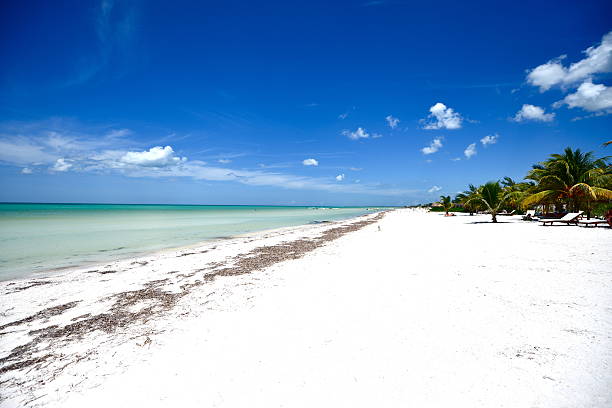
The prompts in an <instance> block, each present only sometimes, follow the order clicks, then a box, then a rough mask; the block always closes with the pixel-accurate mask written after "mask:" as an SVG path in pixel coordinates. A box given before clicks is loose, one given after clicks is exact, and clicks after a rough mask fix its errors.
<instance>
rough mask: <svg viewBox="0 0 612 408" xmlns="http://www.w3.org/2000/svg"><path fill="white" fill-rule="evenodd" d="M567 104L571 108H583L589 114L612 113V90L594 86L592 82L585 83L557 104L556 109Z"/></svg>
mask: <svg viewBox="0 0 612 408" xmlns="http://www.w3.org/2000/svg"><path fill="white" fill-rule="evenodd" d="M563 104H566V105H567V106H568V107H569V108H576V107H578V108H582V109H584V110H587V111H589V112H596V111H608V112H612V88H609V87H607V86H605V85H602V84H594V83H593V82H591V81H590V80H588V81H585V82H583V83H582V84H581V85H580V86H579V87H578V89H577V90H576V92H574V93H571V94H569V95H567V96H566V97H565V98H563V100H561V101H559V102H556V103H555V105H554V106H555V107H559V106H561V105H563Z"/></svg>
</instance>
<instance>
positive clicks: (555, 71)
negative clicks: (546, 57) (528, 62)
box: [527, 56, 566, 92]
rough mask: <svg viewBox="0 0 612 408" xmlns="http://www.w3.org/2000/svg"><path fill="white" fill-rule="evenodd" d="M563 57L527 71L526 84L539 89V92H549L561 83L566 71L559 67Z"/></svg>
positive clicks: (561, 66)
mask: <svg viewBox="0 0 612 408" xmlns="http://www.w3.org/2000/svg"><path fill="white" fill-rule="evenodd" d="M564 57H565V56H562V57H559V58H557V59H554V60H551V61H548V62H547V63H546V64H542V65H539V66H537V67H535V68H534V69H532V70H531V71H529V74H527V82H529V83H530V84H531V85H533V86H537V87H539V88H540V92H544V91H547V90H549V89H550V88H551V87H552V86H554V85H556V84H560V83H562V82H563V80H564V78H565V76H566V70H565V68H564V67H563V65H561V62H560V61H561V59H563V58H564Z"/></svg>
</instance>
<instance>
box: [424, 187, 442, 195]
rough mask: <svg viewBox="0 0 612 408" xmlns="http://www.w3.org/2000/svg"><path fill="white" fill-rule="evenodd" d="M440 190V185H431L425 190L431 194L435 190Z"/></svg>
mask: <svg viewBox="0 0 612 408" xmlns="http://www.w3.org/2000/svg"><path fill="white" fill-rule="evenodd" d="M440 190H442V187H440V186H433V187H432V188H430V189H429V190H427V192H428V193H429V194H432V193H435V192H436V191H440Z"/></svg>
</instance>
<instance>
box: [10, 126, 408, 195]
mask: <svg viewBox="0 0 612 408" xmlns="http://www.w3.org/2000/svg"><path fill="white" fill-rule="evenodd" d="M18 128H20V129H21V130H17V129H18ZM37 129H38V130H37ZM122 129H123V128H118V129H102V130H101V131H99V132H97V133H87V134H83V133H81V134H78V135H77V132H75V131H70V132H65V133H64V132H62V131H61V130H60V129H57V128H55V130H54V131H53V132H50V131H48V130H47V129H46V128H43V129H40V126H39V127H38V128H37V127H36V126H34V125H29V124H24V125H23V126H21V127H19V126H17V125H15V124H12V125H10V126H7V125H6V124H0V161H1V162H2V163H3V164H5V165H10V166H15V167H17V168H19V169H21V172H22V173H23V174H30V173H34V172H39V173H47V174H48V177H52V176H53V175H54V174H56V175H57V174H61V173H67V172H71V173H77V174H86V173H93V174H117V175H122V176H125V177H141V178H190V179H194V180H207V181H219V182H237V183H242V184H248V185H253V186H274V187H279V188H287V189H309V190H322V191H330V192H337V193H351V194H353V193H355V194H369V195H381V196H403V195H408V194H414V193H418V192H419V190H415V189H403V188H395V187H390V186H384V185H382V184H376V183H370V184H368V183H359V184H356V183H349V184H344V183H338V181H343V180H344V177H342V180H336V178H335V177H337V176H343V174H338V175H337V176H335V177H331V178H330V177H329V175H328V176H326V177H310V176H301V175H296V174H290V173H282V172H278V171H274V170H270V168H267V167H265V166H263V167H261V168H260V169H257V170H245V169H236V168H227V167H224V166H214V165H208V164H207V163H206V162H203V161H201V160H193V159H189V158H188V157H186V156H183V154H179V153H177V151H176V150H175V148H174V147H173V146H171V145H166V146H149V147H145V148H141V147H137V146H140V143H138V142H136V141H134V140H130V139H128V138H127V135H128V134H130V135H131V134H133V132H131V131H130V132H122V131H121V130H122ZM26 130H27V131H26ZM115 130H116V131H115ZM181 153H182V152H181ZM187 156H188V155H187ZM318 163H319V162H318V160H316V159H313V158H309V159H305V160H304V162H303V164H304V165H309V166H316V165H318ZM222 164H223V163H222Z"/></svg>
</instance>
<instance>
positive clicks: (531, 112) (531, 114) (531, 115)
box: [514, 104, 555, 122]
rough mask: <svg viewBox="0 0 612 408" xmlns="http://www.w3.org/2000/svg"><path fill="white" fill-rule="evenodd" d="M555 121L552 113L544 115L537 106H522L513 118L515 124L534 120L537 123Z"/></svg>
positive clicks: (542, 110)
mask: <svg viewBox="0 0 612 408" xmlns="http://www.w3.org/2000/svg"><path fill="white" fill-rule="evenodd" d="M553 119H555V114H554V113H544V109H542V108H540V107H539V106H535V105H529V104H524V105H523V107H522V108H521V109H520V110H519V111H518V112H517V113H516V115H515V116H514V121H515V122H523V121H526V120H534V121H539V122H552V121H553Z"/></svg>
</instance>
